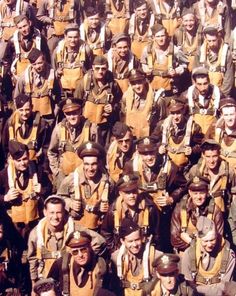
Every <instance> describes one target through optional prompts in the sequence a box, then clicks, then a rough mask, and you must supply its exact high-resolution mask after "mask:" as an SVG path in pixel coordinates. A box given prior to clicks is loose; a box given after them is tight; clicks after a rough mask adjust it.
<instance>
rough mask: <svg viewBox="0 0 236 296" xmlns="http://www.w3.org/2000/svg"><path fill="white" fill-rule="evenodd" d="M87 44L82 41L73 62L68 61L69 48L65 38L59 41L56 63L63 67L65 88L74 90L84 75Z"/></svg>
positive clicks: (63, 85)
mask: <svg viewBox="0 0 236 296" xmlns="http://www.w3.org/2000/svg"><path fill="white" fill-rule="evenodd" d="M85 47H86V45H85V43H82V44H81V45H80V47H79V50H78V53H77V56H76V58H75V61H74V62H73V63H71V62H69V61H68V55H67V48H66V44H65V41H64V40H61V41H60V42H59V43H58V47H57V50H56V63H57V65H58V67H59V68H62V69H63V75H62V76H61V78H60V79H61V85H62V88H63V89H69V90H74V89H75V88H76V86H77V85H78V82H79V80H80V79H82V78H83V76H84V70H83V67H84V63H85V61H86V48H85Z"/></svg>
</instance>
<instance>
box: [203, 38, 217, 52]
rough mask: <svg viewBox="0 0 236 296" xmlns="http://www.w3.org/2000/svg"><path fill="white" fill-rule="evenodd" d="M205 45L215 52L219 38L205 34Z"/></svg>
mask: <svg viewBox="0 0 236 296" xmlns="http://www.w3.org/2000/svg"><path fill="white" fill-rule="evenodd" d="M205 38H206V41H207V45H208V47H209V48H210V49H211V50H216V49H217V48H218V47H219V38H218V37H217V36H216V35H209V34H206V37H205Z"/></svg>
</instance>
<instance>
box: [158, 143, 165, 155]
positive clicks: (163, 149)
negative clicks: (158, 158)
mask: <svg viewBox="0 0 236 296" xmlns="http://www.w3.org/2000/svg"><path fill="white" fill-rule="evenodd" d="M158 152H159V154H161V155H162V154H165V153H166V146H165V145H161V146H160V147H159V150H158Z"/></svg>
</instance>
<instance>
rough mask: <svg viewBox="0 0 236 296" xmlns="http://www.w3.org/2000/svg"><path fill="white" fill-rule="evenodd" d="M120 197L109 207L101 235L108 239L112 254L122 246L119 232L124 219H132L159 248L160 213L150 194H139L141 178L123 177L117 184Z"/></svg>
mask: <svg viewBox="0 0 236 296" xmlns="http://www.w3.org/2000/svg"><path fill="white" fill-rule="evenodd" d="M116 186H117V189H118V191H119V196H118V197H117V199H116V200H115V202H114V203H113V204H112V205H111V206H110V207H109V210H108V212H107V214H106V216H105V218H104V221H103V224H102V228H101V235H102V236H103V237H104V238H105V239H106V242H107V246H108V249H109V250H110V252H112V251H115V250H117V249H118V248H119V246H120V241H119V230H120V227H121V223H122V219H123V218H130V219H132V220H133V221H134V222H135V223H137V224H138V225H139V227H140V228H141V229H142V234H143V235H144V237H149V236H150V235H151V236H152V242H153V244H154V245H155V246H156V247H157V246H159V213H158V209H157V207H156V205H155V204H154V203H153V202H152V201H151V200H150V199H149V196H148V194H146V193H138V187H139V177H138V176H136V175H134V174H127V175H125V174H124V175H123V176H122V177H121V178H120V179H119V180H118V182H117V184H116Z"/></svg>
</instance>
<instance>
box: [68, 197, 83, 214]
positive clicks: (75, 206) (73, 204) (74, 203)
mask: <svg viewBox="0 0 236 296" xmlns="http://www.w3.org/2000/svg"><path fill="white" fill-rule="evenodd" d="M70 207H71V209H72V210H73V211H75V212H79V211H80V209H81V201H80V200H77V199H72V200H71V205H70Z"/></svg>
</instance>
